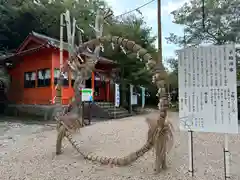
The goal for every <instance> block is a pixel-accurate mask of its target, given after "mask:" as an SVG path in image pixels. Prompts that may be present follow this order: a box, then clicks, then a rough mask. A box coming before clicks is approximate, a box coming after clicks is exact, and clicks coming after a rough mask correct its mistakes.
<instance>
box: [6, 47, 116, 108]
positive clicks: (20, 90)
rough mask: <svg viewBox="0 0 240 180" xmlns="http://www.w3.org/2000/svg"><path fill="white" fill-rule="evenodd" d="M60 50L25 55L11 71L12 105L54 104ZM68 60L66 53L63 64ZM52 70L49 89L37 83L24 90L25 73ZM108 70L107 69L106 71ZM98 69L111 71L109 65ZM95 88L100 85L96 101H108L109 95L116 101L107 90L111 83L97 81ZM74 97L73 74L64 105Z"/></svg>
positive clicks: (66, 90) (9, 92) (40, 51)
mask: <svg viewBox="0 0 240 180" xmlns="http://www.w3.org/2000/svg"><path fill="white" fill-rule="evenodd" d="M59 54H60V52H59V50H58V49H53V48H45V49H41V50H39V51H37V52H34V53H31V54H29V55H25V56H23V57H22V60H21V61H20V62H19V63H17V64H16V67H14V68H13V69H9V74H10V76H11V79H12V83H11V86H10V89H9V91H8V99H9V101H10V102H12V103H16V104H52V103H53V99H54V97H55V96H56V90H55V87H56V86H55V85H54V69H55V68H56V69H59V67H60V62H59V58H60V57H59V56H60V55H59ZM67 59H68V53H67V52H66V51H64V53H63V62H66V60H67ZM46 68H47V69H50V70H51V85H50V86H47V87H37V81H36V83H35V87H34V88H24V73H25V72H29V71H34V72H36V75H37V71H38V70H39V69H46ZM105 68H106V69H105ZM97 69H101V70H106V71H108V69H111V67H110V66H109V67H108V66H107V65H101V64H98V67H97ZM92 83H93V82H92ZM94 83H95V85H94V86H95V87H96V86H97V85H99V92H100V95H99V96H95V97H94V100H96V101H99V100H101V101H106V100H107V93H109V97H108V98H109V99H108V100H109V101H112V100H113V99H114V89H113V90H112V89H110V88H109V89H107V87H110V86H109V81H108V82H106V83H105V85H103V84H102V83H101V81H95V82H94ZM73 96H74V90H73V88H72V86H71V74H69V86H67V87H66V86H65V87H64V86H63V88H62V103H63V104H68V103H69V100H70V99H71V97H73Z"/></svg>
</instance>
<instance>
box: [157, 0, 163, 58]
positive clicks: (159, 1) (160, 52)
mask: <svg viewBox="0 0 240 180" xmlns="http://www.w3.org/2000/svg"><path fill="white" fill-rule="evenodd" d="M157 9H158V10H157V17H158V21H157V23H158V62H162V20H161V0H157Z"/></svg>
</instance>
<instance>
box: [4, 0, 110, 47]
mask: <svg viewBox="0 0 240 180" xmlns="http://www.w3.org/2000/svg"><path fill="white" fill-rule="evenodd" d="M105 6H106V3H105V2H104V1H102V0H95V1H89V2H88V1H87V0H81V1H75V0H58V1H48V0H38V1H36V0H28V1H27V0H25V1H22V0H11V1H8V2H6V1H3V0H2V1H0V14H1V16H0V21H1V25H0V38H1V39H0V41H1V46H0V51H1V50H2V51H3V50H4V51H10V50H12V51H14V50H15V49H16V48H17V47H18V46H19V44H20V43H21V42H22V41H23V40H24V39H25V38H26V36H27V35H28V34H29V33H30V32H31V31H36V32H39V33H44V34H46V35H48V36H50V37H54V38H59V34H60V33H59V31H60V30H59V29H60V28H59V27H60V14H61V13H62V12H65V10H66V9H69V10H70V12H71V15H72V16H74V17H76V20H77V23H78V24H80V26H81V28H82V29H84V30H85V34H84V35H85V36H84V39H89V38H90V36H93V32H92V29H91V28H90V27H89V24H90V23H93V22H94V19H95V13H96V9H97V8H98V7H102V8H103V7H105ZM13 39H14V41H13ZM64 39H66V33H65V37H64Z"/></svg>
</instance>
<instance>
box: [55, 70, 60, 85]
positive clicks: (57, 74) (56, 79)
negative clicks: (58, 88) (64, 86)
mask: <svg viewBox="0 0 240 180" xmlns="http://www.w3.org/2000/svg"><path fill="white" fill-rule="evenodd" d="M59 75H60V70H59V69H56V68H55V69H54V85H57V83H58V78H59Z"/></svg>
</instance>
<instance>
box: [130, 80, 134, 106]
mask: <svg viewBox="0 0 240 180" xmlns="http://www.w3.org/2000/svg"><path fill="white" fill-rule="evenodd" d="M132 96H133V85H132V84H130V101H131V103H130V104H131V105H133V97H132Z"/></svg>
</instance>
